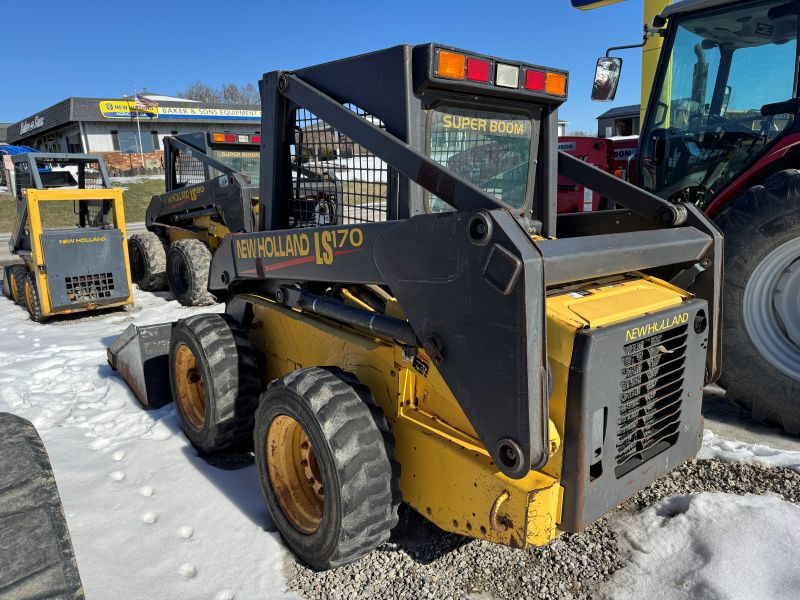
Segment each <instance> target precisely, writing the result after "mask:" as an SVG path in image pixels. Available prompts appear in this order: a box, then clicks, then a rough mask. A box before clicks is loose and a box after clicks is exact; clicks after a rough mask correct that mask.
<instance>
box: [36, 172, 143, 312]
mask: <svg viewBox="0 0 800 600" xmlns="http://www.w3.org/2000/svg"><path fill="white" fill-rule="evenodd" d="M79 200H110V201H111V202H112V203H113V206H114V227H115V228H116V229H118V230H119V231H120V233H122V240H123V242H122V253H123V256H124V257H125V276H126V278H127V281H128V297H127V298H126V299H125V300H121V301H118V302H113V303H109V304H102V305H101V304H96V305H95V304H86V305H83V306H80V307H75V308H67V309H59V310H57V311H54V310H53V309H52V304H51V303H50V289H49V286H48V284H47V273H45V272H44V270H43V269H41V268H40V267H41V266H43V265H44V264H45V262H44V251H43V249H42V238H41V235H42V218H41V212H40V206H39V205H40V203H42V202H77V201H79ZM25 202H26V206H27V210H28V231H29V234H30V239H31V254H30V257H24V260H25V263H26V266H27V267H28V270H29V271H31V272H32V273H33V274H34V280H35V281H36V287H37V290H38V292H39V301H40V302H41V303H42V315H43V316H45V317H49V316H52V315H57V314H58V315H61V314H70V313H76V312H83V311H86V310H94V309H95V308H110V307H115V306H124V305H126V304H133V283H132V281H131V269H130V260H129V258H128V244H126V243H125V239H126V238H127V235H126V230H125V207H124V205H123V202H122V190H120V189H118V188H102V189H91V190H86V189H79V190H62V189H46V190H35V189H27V190H25ZM78 231H80V228H78Z"/></svg>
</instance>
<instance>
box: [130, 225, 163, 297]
mask: <svg viewBox="0 0 800 600" xmlns="http://www.w3.org/2000/svg"><path fill="white" fill-rule="evenodd" d="M128 258H129V260H130V264H131V279H132V280H133V283H135V284H136V285H138V286H139V289H140V290H143V291H145V292H157V291H159V290H163V289H166V287H167V253H166V252H165V251H164V244H162V243H161V239H160V238H159V237H158V236H157V235H156V234H155V233H153V232H152V231H146V232H144V233H134V234H133V235H132V236H131V237H130V239H129V240H128Z"/></svg>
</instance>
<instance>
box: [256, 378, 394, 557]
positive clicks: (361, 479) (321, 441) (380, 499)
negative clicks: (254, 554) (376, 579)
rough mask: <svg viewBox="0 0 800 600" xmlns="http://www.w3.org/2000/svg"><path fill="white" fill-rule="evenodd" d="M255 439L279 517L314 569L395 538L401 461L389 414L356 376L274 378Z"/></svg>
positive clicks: (264, 486)
mask: <svg viewBox="0 0 800 600" xmlns="http://www.w3.org/2000/svg"><path fill="white" fill-rule="evenodd" d="M304 444H305V445H304ZM254 445H255V459H256V466H257V468H258V475H259V479H260V480H261V489H262V491H263V493H264V499H265V500H266V503H267V506H268V507H269V511H270V514H271V515H272V519H273V521H274V522H275V525H276V526H277V528H278V530H279V531H280V532H281V535H282V536H283V539H284V541H285V542H286V544H287V545H288V546H289V547H290V548H291V549H292V551H293V552H294V553H295V554H296V555H297V556H298V557H300V558H301V559H302V560H303V561H305V562H306V563H308V564H309V565H310V566H311V567H313V568H314V569H317V570H323V569H330V568H333V567H337V566H340V565H344V564H347V563H350V562H353V561H354V560H356V559H358V558H360V557H362V556H364V555H365V554H368V553H369V552H371V551H372V550H374V549H375V548H377V547H378V546H379V545H380V544H382V543H383V542H385V541H386V540H387V539H388V538H389V532H390V531H391V529H392V528H393V527H394V526H395V525H396V524H397V518H398V517H397V508H398V506H399V504H400V492H399V475H400V467H399V464H398V463H397V460H396V456H395V449H394V440H393V438H392V435H391V433H390V431H389V427H388V425H387V423H386V419H385V418H384V416H383V413H382V412H381V411H380V409H379V408H378V407H377V406H376V405H375V403H374V400H373V399H372V395H371V394H370V392H369V390H368V389H367V388H366V387H365V386H363V385H361V384H359V383H358V381H357V380H356V379H355V377H354V376H352V375H350V374H348V373H345V372H344V371H341V370H339V369H336V368H319V367H312V368H308V369H300V370H299V371H295V372H293V373H290V374H288V375H286V376H285V377H282V378H281V379H278V380H276V381H273V382H272V383H271V384H270V385H269V387H268V389H267V390H266V391H265V392H264V393H263V394H262V396H261V404H260V406H259V408H258V412H257V413H256V428H255V433H254Z"/></svg>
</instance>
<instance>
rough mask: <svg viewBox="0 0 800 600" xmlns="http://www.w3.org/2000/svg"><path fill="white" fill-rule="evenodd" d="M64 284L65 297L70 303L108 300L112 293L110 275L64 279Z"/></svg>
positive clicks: (112, 278)
mask: <svg viewBox="0 0 800 600" xmlns="http://www.w3.org/2000/svg"><path fill="white" fill-rule="evenodd" d="M64 282H65V284H66V285H65V287H66V289H67V297H68V298H69V301H70V302H72V303H78V302H89V301H91V300H102V299H104V298H110V297H111V293H112V292H113V291H114V276H113V274H111V273H95V274H92V275H78V276H75V277H65V278H64Z"/></svg>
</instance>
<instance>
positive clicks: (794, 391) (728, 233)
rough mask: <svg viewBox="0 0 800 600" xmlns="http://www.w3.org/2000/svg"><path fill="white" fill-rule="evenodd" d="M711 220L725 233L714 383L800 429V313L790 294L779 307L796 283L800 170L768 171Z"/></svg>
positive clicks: (764, 415)
mask: <svg viewBox="0 0 800 600" xmlns="http://www.w3.org/2000/svg"><path fill="white" fill-rule="evenodd" d="M716 222H717V224H718V225H719V226H720V228H721V229H722V231H723V233H724V234H725V281H724V290H723V291H724V295H723V298H724V311H723V332H722V352H723V363H722V368H723V370H722V376H721V378H720V382H721V384H722V385H723V387H724V388H725V389H726V392H727V397H728V398H729V399H731V400H732V401H734V402H736V403H738V404H740V405H741V406H743V407H745V408H746V409H748V410H749V411H750V412H751V413H752V415H753V418H755V419H756V420H758V421H761V422H765V423H773V424H777V425H779V426H781V427H783V429H784V430H785V431H786V433H788V434H790V435H800V345H798V335H797V327H798V326H800V321H797V322H795V321H794V319H799V320H800V311H798V310H796V309H797V308H798V304H797V299H796V298H795V299H794V306H793V307H789V308H788V309H787V308H783V309H782V311H781V310H778V308H777V307H778V306H780V298H781V296H780V295H781V293H782V292H783V291H784V290H782V289H781V288H786V289H785V291H786V292H787V293H789V292H791V290H793V289H796V288H795V287H794V286H798V285H800V240H798V236H800V171H797V170H788V171H782V172H779V173H775V174H774V175H772V176H770V177H768V178H767V180H766V181H765V182H764V185H763V186H760V185H757V186H754V187H752V188H751V189H750V190H749V191H748V192H747V193H746V194H745V195H743V196H741V197H740V198H738V199H737V200H736V201H735V202H733V203H732V204H731V205H730V206H728V207H727V208H726V209H725V210H723V211H722V212H721V213H720V214H719V215H718V216H717V218H716ZM792 265H793V267H792ZM789 267H792V268H789ZM793 270H794V271H796V272H797V273H798V275H797V276H793V275H792V271H793ZM781 312H782V314H781ZM784 318H785V319H788V320H789V324H790V326H792V325H793V327H794V328H795V334H794V338H795V340H794V341H792V339H791V338H790V336H789V334H788V331H789V329H787V328H786V325H785V322H784V320H783V319H784Z"/></svg>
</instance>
